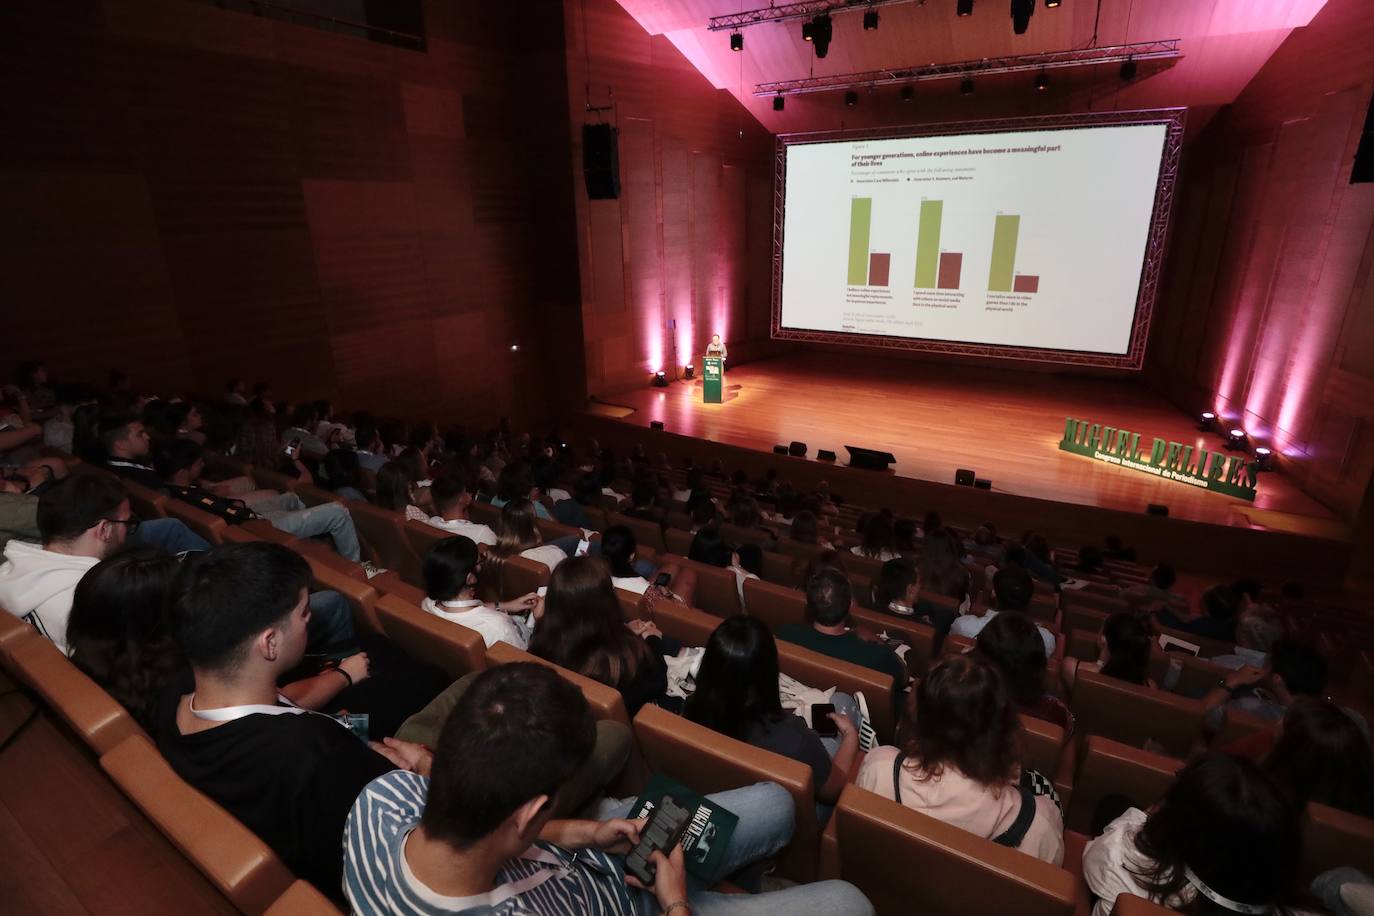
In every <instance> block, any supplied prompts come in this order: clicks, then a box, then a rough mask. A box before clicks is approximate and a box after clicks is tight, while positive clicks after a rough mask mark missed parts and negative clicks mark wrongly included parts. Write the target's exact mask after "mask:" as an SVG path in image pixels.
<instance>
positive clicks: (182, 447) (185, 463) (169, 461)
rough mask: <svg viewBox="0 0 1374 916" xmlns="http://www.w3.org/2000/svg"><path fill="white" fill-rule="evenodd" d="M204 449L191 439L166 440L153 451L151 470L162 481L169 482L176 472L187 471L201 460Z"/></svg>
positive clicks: (203, 455)
mask: <svg viewBox="0 0 1374 916" xmlns="http://www.w3.org/2000/svg"><path fill="white" fill-rule="evenodd" d="M203 457H205V448H204V446H202V445H201V444H200V443H199V442H195V441H193V440H191V439H167V440H166V441H164V442H162V443H160V444H159V445H158V447H157V448H156V449H154V450H153V470H155V471H157V476H159V477H161V478H162V479H163V480H171V479H172V475H173V474H176V473H177V472H178V471H185V470H189V469H190V467H191V466H192V465H194V464H195V463H196V462H197V461H199V460H200V459H201V458H203Z"/></svg>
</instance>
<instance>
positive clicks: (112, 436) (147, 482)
mask: <svg viewBox="0 0 1374 916" xmlns="http://www.w3.org/2000/svg"><path fill="white" fill-rule="evenodd" d="M100 443H101V445H103V446H104V448H105V467H106V468H108V469H109V470H111V471H113V472H114V473H116V474H118V475H119V476H120V477H123V478H124V479H125V480H131V481H133V482H134V483H136V484H138V485H139V486H141V487H147V488H149V489H150V490H161V489H162V479H161V478H160V477H158V476H157V471H155V470H153V464H152V450H153V448H152V440H151V439H150V438H149V436H148V430H147V429H145V428H144V426H143V421H142V420H140V419H138V417H136V416H134V415H132V414H111V415H109V416H105V417H101V418H100Z"/></svg>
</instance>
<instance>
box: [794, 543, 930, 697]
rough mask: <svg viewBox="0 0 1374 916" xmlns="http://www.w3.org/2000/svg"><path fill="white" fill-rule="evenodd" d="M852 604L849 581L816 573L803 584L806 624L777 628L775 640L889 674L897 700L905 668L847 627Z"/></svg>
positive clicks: (904, 680)
mask: <svg viewBox="0 0 1374 916" xmlns="http://www.w3.org/2000/svg"><path fill="white" fill-rule="evenodd" d="M852 602H853V595H852V592H851V589H850V586H849V579H848V578H846V577H845V575H844V573H842V572H840V571H839V570H836V569H831V568H824V569H819V570H817V571H816V573H815V574H814V575H813V576H811V578H810V579H809V580H808V581H807V583H806V617H807V620H808V621H809V623H785V624H783V625H782V626H780V627H778V628H777V634H778V639H781V640H782V641H784V642H790V643H795V644H797V645H799V646H802V647H804V648H807V649H811V650H812V651H815V652H820V653H821V654H822V655H828V656H830V657H831V658H838V659H840V660H841V661H846V662H851V663H853V664H855V665H862V666H863V667H865V668H872V669H873V670H875V671H880V672H882V673H883V674H889V675H891V676H892V690H893V694H894V696H896V697H901V696H902V694H903V692H904V691H905V690H906V683H907V672H906V665H905V664H904V663H903V662H902V660H901V659H900V658H898V657H897V653H895V652H893V651H892V650H891V649H889V648H888V647H887V646H884V645H882V644H880V643H876V642H869V641H868V640H866V639H864V638H863V637H861V636H860V635H859V633H858V632H856V631H855V630H854V629H853V628H852V627H851V626H850V625H849V609H850V605H851V604H852Z"/></svg>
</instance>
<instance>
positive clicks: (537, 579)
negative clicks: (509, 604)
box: [484, 556, 549, 601]
mask: <svg viewBox="0 0 1374 916" xmlns="http://www.w3.org/2000/svg"><path fill="white" fill-rule="evenodd" d="M484 562H488V561H484ZM500 582H501V586H500V588H501V600H502V601H509V600H511V599H512V598H519V597H520V596H521V595H528V594H529V593H530V592H533V591H538V590H539V589H541V588H544V587H545V586H547V585H548V584H549V568H548V567H547V566H545V565H544V564H543V563H541V562H539V561H538V560H531V559H528V558H527V557H518V556H517V557H506V559H505V560H504V561H503V562H502V563H501V580H500Z"/></svg>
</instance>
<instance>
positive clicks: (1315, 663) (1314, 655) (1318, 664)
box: [1269, 639, 1327, 697]
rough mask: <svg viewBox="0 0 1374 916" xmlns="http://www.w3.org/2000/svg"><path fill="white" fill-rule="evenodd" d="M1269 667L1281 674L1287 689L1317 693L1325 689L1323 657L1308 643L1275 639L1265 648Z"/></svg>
mask: <svg viewBox="0 0 1374 916" xmlns="http://www.w3.org/2000/svg"><path fill="white" fill-rule="evenodd" d="M1269 667H1270V668H1271V669H1272V670H1273V672H1274V673H1275V674H1277V675H1278V676H1279V677H1281V678H1283V684H1284V686H1285V687H1287V688H1288V692H1289V693H1293V694H1297V695H1298V696H1305V697H1319V696H1321V693H1322V691H1323V690H1325V689H1326V678H1327V665H1326V659H1325V658H1324V657H1323V656H1322V654H1321V653H1320V652H1318V651H1317V650H1316V649H1314V648H1312V647H1311V646H1309V645H1305V644H1303V643H1300V642H1297V641H1295V640H1291V639H1281V640H1279V641H1278V642H1276V643H1274V648H1273V649H1271V650H1270V652H1269Z"/></svg>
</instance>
